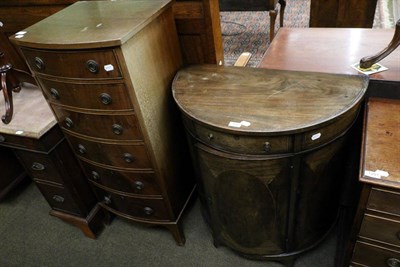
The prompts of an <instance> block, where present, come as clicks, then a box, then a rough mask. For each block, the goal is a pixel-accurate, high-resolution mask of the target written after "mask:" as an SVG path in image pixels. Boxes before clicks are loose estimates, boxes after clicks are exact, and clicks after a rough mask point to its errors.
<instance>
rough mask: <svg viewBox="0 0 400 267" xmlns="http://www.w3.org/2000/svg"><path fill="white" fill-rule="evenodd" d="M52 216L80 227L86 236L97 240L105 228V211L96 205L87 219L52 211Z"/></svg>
mask: <svg viewBox="0 0 400 267" xmlns="http://www.w3.org/2000/svg"><path fill="white" fill-rule="evenodd" d="M50 215H52V216H54V217H57V218H59V219H61V220H63V221H65V222H67V223H70V224H72V225H74V226H76V227H78V228H79V229H80V230H81V231H82V232H83V234H84V235H85V236H87V237H89V238H92V239H95V238H96V237H97V236H98V234H99V233H100V232H101V230H103V228H104V224H103V221H104V217H105V214H104V211H103V210H102V209H101V207H100V206H99V205H96V206H95V207H94V208H93V209H92V211H91V212H90V213H89V215H88V216H87V217H86V218H82V217H78V216H74V215H71V214H67V213H64V212H60V211H56V210H51V211H50Z"/></svg>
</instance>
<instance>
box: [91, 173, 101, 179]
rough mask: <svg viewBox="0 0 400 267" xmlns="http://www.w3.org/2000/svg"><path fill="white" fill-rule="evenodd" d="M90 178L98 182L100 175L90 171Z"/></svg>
mask: <svg viewBox="0 0 400 267" xmlns="http://www.w3.org/2000/svg"><path fill="white" fill-rule="evenodd" d="M92 178H93V180H95V181H98V180H100V174H99V173H98V172H96V171H92Z"/></svg>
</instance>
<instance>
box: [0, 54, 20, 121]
mask: <svg viewBox="0 0 400 267" xmlns="http://www.w3.org/2000/svg"><path fill="white" fill-rule="evenodd" d="M0 56H2V54H0ZM11 70H12V66H11V64H4V65H2V66H1V67H0V75H1V89H2V90H3V96H4V102H5V106H6V113H5V115H3V116H2V117H1V120H2V121H3V123H5V124H8V123H10V121H11V119H12V115H13V101H12V92H13V91H14V92H19V91H20V90H21V86H20V83H19V81H18V79H17V78H16V76H15V75H14V73H13V72H12V71H11Z"/></svg>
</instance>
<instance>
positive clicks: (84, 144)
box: [66, 134, 152, 170]
mask: <svg viewBox="0 0 400 267" xmlns="http://www.w3.org/2000/svg"><path fill="white" fill-rule="evenodd" d="M66 136H67V138H68V140H69V141H70V143H71V146H72V148H73V150H74V151H75V153H76V154H77V155H79V156H81V157H82V158H85V159H88V160H90V161H94V162H97V163H100V164H105V165H108V166H110V167H115V168H129V169H145V170H151V169H152V166H151V162H150V159H149V157H148V155H147V151H146V147H145V146H144V145H143V144H141V143H139V144H115V143H101V142H92V141H89V140H86V139H83V138H76V137H74V136H72V135H69V134H66Z"/></svg>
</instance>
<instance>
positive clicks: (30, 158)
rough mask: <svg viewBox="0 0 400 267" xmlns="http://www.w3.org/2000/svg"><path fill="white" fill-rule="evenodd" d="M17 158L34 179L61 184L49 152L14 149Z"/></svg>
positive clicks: (61, 181)
mask: <svg viewBox="0 0 400 267" xmlns="http://www.w3.org/2000/svg"><path fill="white" fill-rule="evenodd" d="M15 153H16V154H17V156H18V158H19V159H20V160H21V161H22V163H23V164H24V166H25V168H26V170H27V171H28V172H29V174H30V176H31V177H32V178H33V179H35V180H38V179H39V180H44V181H50V182H54V183H58V184H60V185H61V184H63V180H62V178H61V176H60V173H59V172H58V170H57V166H55V165H54V163H53V160H52V158H51V154H50V155H47V154H40V153H35V152H28V151H22V150H15Z"/></svg>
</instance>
